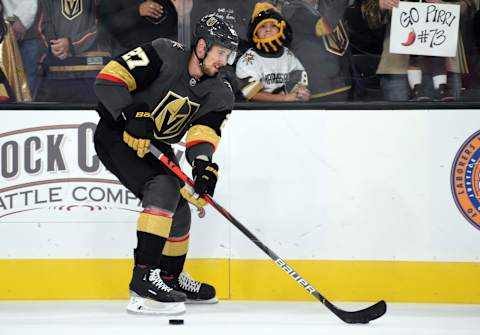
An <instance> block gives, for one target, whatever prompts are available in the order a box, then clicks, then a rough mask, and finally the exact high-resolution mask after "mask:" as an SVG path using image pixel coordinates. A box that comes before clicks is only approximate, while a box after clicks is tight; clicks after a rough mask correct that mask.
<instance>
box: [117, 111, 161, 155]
mask: <svg viewBox="0 0 480 335" xmlns="http://www.w3.org/2000/svg"><path fill="white" fill-rule="evenodd" d="M148 110H149V108H148V105H147V104H145V103H133V104H131V105H129V106H127V107H125V108H124V110H123V111H122V113H123V115H124V116H125V118H126V119H127V124H126V126H125V131H124V132H123V141H124V142H125V143H126V144H127V145H128V146H129V147H130V148H132V149H133V150H135V151H136V152H137V155H138V157H140V158H143V156H145V154H146V153H147V152H148V146H149V145H150V140H151V139H152V138H153V129H154V128H155V123H154V122H153V119H152V114H151V113H150V112H149V111H148Z"/></svg>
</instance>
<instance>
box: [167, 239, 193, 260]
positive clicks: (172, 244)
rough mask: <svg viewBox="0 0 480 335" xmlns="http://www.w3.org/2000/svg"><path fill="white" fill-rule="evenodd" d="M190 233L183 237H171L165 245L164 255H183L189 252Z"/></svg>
mask: <svg viewBox="0 0 480 335" xmlns="http://www.w3.org/2000/svg"><path fill="white" fill-rule="evenodd" d="M189 241H190V234H187V235H185V236H181V237H170V238H169V239H168V240H167V242H166V243H165V246H164V247H163V252H162V255H165V256H183V255H186V254H187V252H188V245H189Z"/></svg>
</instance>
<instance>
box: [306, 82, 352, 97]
mask: <svg viewBox="0 0 480 335" xmlns="http://www.w3.org/2000/svg"><path fill="white" fill-rule="evenodd" d="M351 88H352V86H350V85H349V86H345V87H340V88H337V89H336V90H332V91H328V92H322V93H317V94H312V95H311V96H310V98H311V99H315V98H323V97H326V96H329V95H333V94H337V93H342V92H346V91H348V90H349V89H351Z"/></svg>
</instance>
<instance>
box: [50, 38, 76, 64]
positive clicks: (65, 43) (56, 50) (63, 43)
mask: <svg viewBox="0 0 480 335" xmlns="http://www.w3.org/2000/svg"><path fill="white" fill-rule="evenodd" d="M70 45H71V43H70V40H69V39H68V38H66V37H62V38H59V39H55V40H50V50H51V51H52V54H53V55H54V56H55V57H57V58H58V59H61V60H64V59H67V58H68V57H70V56H72V53H71V52H70Z"/></svg>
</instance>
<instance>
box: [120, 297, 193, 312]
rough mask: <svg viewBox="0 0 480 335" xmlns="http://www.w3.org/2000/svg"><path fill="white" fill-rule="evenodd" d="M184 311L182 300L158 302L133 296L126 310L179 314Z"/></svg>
mask: <svg viewBox="0 0 480 335" xmlns="http://www.w3.org/2000/svg"><path fill="white" fill-rule="evenodd" d="M185 311H186V308H185V303H183V302H159V301H155V300H152V299H147V298H142V297H134V296H132V297H131V298H130V301H129V302H128V305H127V312H128V313H134V314H145V315H179V314H184V313H185Z"/></svg>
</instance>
